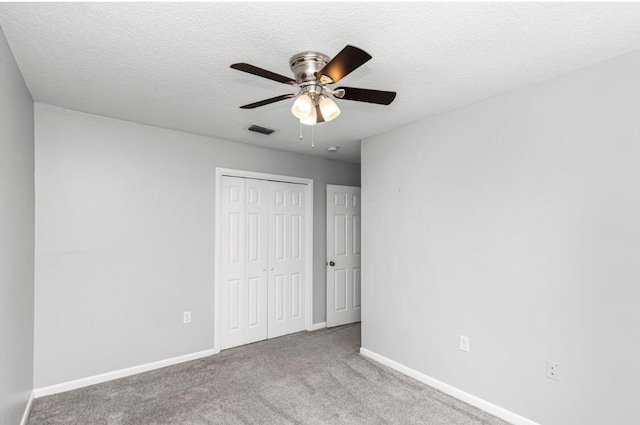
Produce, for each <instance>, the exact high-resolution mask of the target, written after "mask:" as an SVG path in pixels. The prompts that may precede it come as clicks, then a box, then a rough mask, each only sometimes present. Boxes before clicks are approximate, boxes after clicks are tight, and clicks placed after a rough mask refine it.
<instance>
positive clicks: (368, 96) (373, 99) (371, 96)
mask: <svg viewBox="0 0 640 425" xmlns="http://www.w3.org/2000/svg"><path fill="white" fill-rule="evenodd" d="M338 90H344V95H343V96H341V97H339V99H347V100H355V101H357V102H368V103H377V104H379V105H389V104H390V103H391V102H393V99H395V98H396V92H394V91H382V90H370V89H359V88H356V87H338V88H337V89H336V91H338Z"/></svg>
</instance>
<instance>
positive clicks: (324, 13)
mask: <svg viewBox="0 0 640 425" xmlns="http://www.w3.org/2000/svg"><path fill="white" fill-rule="evenodd" d="M0 25H1V26H2V27H3V28H4V32H5V34H6V36H7V39H8V41H9V44H10V46H11V48H12V50H13V52H14V55H15V57H16V60H17V61H18V64H19V66H20V68H21V69H22V72H23V74H24V77H25V79H26V82H27V85H28V86H29V88H30V90H31V92H32V94H33V97H34V99H35V100H36V101H38V102H42V103H48V104H51V105H57V106H62V107H65V108H70V109H75V110H79V111H85V112H90V113H94V114H100V115H105V116H110V117H115V118H121V119H125V120H130V121H136V122H140V123H145V124H151V125H156V126H161V127H166V128H172V129H177V130H182V131H187V132H193V133H198V134H204V135H209V136H214V137H219V138H222V139H228V140H235V141H239V142H244V143H250V144H255V145H259V146H266V147H272V148H276V149H284V150H290V151H296V152H301V153H306V154H314V155H321V156H325V157H332V158H336V159H341V160H347V161H352V162H359V158H360V140H361V139H362V138H364V137H367V136H371V135H374V134H378V133H381V132H384V131H387V130H390V129H392V128H395V127H399V126H401V125H404V124H407V123H410V122H413V121H417V120H419V119H422V118H425V117H428V116H431V115H435V114H438V113H441V112H444V111H447V110H450V109H453V108H455V107H458V106H462V105H465V104H468V103H471V102H474V101H477V100H480V99H483V98H486V97H489V96H492V95H495V94H498V93H501V92H504V91H507V90H510V89H513V88H517V87H520V86H523V85H526V84H529V83H532V82H535V81H539V80H542V79H545V78H549V77H552V76H554V75H557V74H561V73H563V72H567V71H570V70H572V69H575V68H579V67H581V66H584V65H587V64H590V63H594V62H598V61H600V60H603V59H606V58H609V57H612V56H616V55H619V54H622V53H625V52H627V51H630V50H633V49H637V48H640V4H633V3H617V4H616V3H606V4H598V3H537V4H528V3H326V2H322V3H311V4H309V3H307V4H301V3H40V4H35V3H32V4H28V3H3V4H0ZM346 44H353V45H355V46H358V47H360V48H362V49H364V50H365V51H367V52H369V53H370V54H371V55H372V56H373V59H372V60H371V61H369V62H368V63H367V64H365V65H364V66H363V67H361V68H360V69H358V70H356V71H355V72H353V73H352V74H351V75H349V76H347V77H346V78H345V79H344V80H343V81H341V82H340V84H341V85H346V86H355V87H364V88H376V89H381V90H395V91H397V92H398V97H397V98H396V100H395V102H394V103H393V104H392V105H390V106H379V105H371V104H365V103H358V102H350V101H345V100H343V101H338V102H339V105H340V107H341V109H342V114H341V115H340V116H339V117H338V118H337V119H336V120H335V121H332V122H330V123H326V124H322V125H318V126H316V133H315V136H316V147H315V149H311V148H310V147H309V144H308V140H305V141H304V142H300V141H299V140H298V134H299V126H298V123H297V121H296V120H295V119H294V117H293V116H292V115H291V113H290V111H289V109H290V107H291V104H292V102H293V101H292V100H287V101H283V102H280V103H276V104H272V105H269V106H264V107H262V108H258V109H254V110H240V109H239V108H238V106H240V105H243V104H246V103H250V102H253V101H257V100H261V99H264V98H269V97H273V96H276V95H279V94H284V93H291V92H294V91H295V89H294V88H292V87H289V86H286V85H284V84H278V83H276V82H272V81H269V80H265V79H261V78H259V77H254V76H252V75H249V74H244V73H241V72H238V71H235V70H232V69H230V68H229V65H230V64H232V63H234V62H249V63H251V64H254V65H257V66H259V67H262V68H266V69H268V70H271V71H274V72H277V73H280V74H284V75H291V72H290V71H289V66H288V60H289V57H290V56H292V55H293V54H295V53H298V52H301V51H306V50H315V51H320V52H323V53H326V54H328V55H330V56H333V55H335V54H336V53H337V52H338V51H340V50H341V49H342V48H343V47H344V46H345V45H346ZM253 123H255V124H258V125H261V126H265V127H271V128H275V129H277V130H278V132H277V133H275V134H273V135H271V136H268V137H267V136H263V135H259V134H252V133H249V132H247V131H246V128H247V127H248V126H249V125H250V124H253ZM309 131H310V128H309V127H305V135H306V136H307V137H308V135H309ZM333 145H338V146H340V151H339V152H337V153H335V154H331V153H328V152H327V151H326V148H327V147H328V146H333Z"/></svg>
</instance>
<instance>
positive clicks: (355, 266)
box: [327, 185, 361, 327]
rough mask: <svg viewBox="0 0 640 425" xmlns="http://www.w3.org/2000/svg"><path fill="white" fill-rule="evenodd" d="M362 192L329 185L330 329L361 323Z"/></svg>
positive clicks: (328, 320)
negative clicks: (331, 327)
mask: <svg viewBox="0 0 640 425" xmlns="http://www.w3.org/2000/svg"><path fill="white" fill-rule="evenodd" d="M360 284H361V282H360V188H359V187H351V186H337V185H327V326H328V327H330V326H339V325H346V324H347V323H353V322H359V321H360Z"/></svg>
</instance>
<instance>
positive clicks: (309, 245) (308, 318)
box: [213, 167, 313, 352]
mask: <svg viewBox="0 0 640 425" xmlns="http://www.w3.org/2000/svg"><path fill="white" fill-rule="evenodd" d="M222 176H230V177H243V178H248V179H259V180H271V181H278V182H284V183H296V184H302V185H305V186H306V192H307V193H306V195H307V211H306V229H307V234H306V244H305V251H306V252H305V256H306V265H305V274H306V291H305V296H306V300H305V326H306V329H307V330H308V331H312V330H313V179H307V178H302V177H291V176H282V175H278V174H269V173H259V172H255V171H246V170H235V169H231V168H220V167H216V180H215V202H216V205H215V214H216V216H215V232H216V233H215V259H214V265H215V279H214V323H213V329H214V334H213V335H214V340H213V349H214V352H219V351H220V347H221V344H220V321H221V317H220V312H221V306H220V293H221V291H220V286H221V282H222V267H221V266H222Z"/></svg>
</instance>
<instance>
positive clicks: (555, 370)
mask: <svg viewBox="0 0 640 425" xmlns="http://www.w3.org/2000/svg"><path fill="white" fill-rule="evenodd" d="M547 378H549V379H553V380H554V381H559V380H560V365H559V364H558V363H556V362H552V361H551V360H547Z"/></svg>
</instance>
